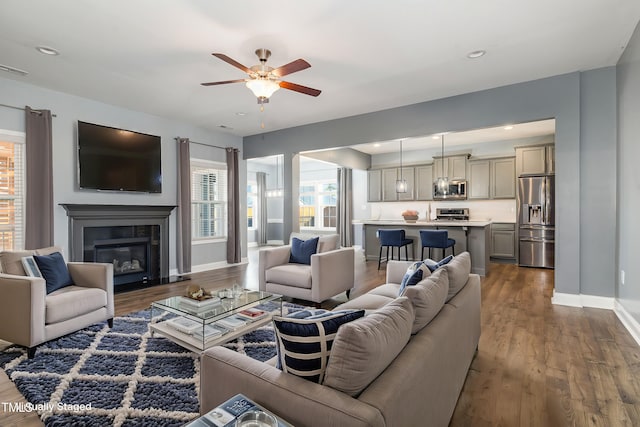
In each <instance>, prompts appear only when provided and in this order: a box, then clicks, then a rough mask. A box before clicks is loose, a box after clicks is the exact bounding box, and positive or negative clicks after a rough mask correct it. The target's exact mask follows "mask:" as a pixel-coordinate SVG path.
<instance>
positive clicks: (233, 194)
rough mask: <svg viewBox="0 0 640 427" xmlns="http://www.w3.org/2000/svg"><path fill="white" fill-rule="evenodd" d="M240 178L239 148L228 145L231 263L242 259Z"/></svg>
mask: <svg viewBox="0 0 640 427" xmlns="http://www.w3.org/2000/svg"><path fill="white" fill-rule="evenodd" d="M239 178H240V174H239V171H238V149H237V148H231V147H227V198H228V199H227V200H228V205H227V206H228V209H227V262H228V263H229V264H236V263H239V262H240V261H241V258H240V179H239Z"/></svg>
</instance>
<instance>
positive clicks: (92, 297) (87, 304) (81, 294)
mask: <svg viewBox="0 0 640 427" xmlns="http://www.w3.org/2000/svg"><path fill="white" fill-rule="evenodd" d="M45 305H46V311H45V323H46V324H47V325H50V324H52V323H58V322H63V321H65V320H69V319H74V318H76V317H78V316H82V315H83V314H87V313H90V312H92V311H95V310H98V309H100V308H102V307H106V306H107V293H106V292H105V291H104V290H102V289H99V288H82V287H79V286H75V285H72V286H66V287H64V288H62V289H58V290H56V291H53V292H51V293H50V294H49V295H47V296H46V299H45Z"/></svg>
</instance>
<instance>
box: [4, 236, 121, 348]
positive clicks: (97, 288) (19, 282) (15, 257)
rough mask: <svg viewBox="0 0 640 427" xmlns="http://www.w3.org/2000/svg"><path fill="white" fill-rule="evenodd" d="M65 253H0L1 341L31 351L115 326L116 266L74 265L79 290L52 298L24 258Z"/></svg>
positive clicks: (71, 264)
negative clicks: (77, 334)
mask: <svg viewBox="0 0 640 427" xmlns="http://www.w3.org/2000/svg"><path fill="white" fill-rule="evenodd" d="M53 252H61V251H60V248H57V247H51V248H45V249H38V250H36V251H19V252H10V251H4V252H2V253H0V267H2V273H0V339H3V340H5V341H9V342H12V343H14V344H18V345H22V346H25V347H27V349H28V352H27V353H28V356H29V358H32V357H33V356H34V355H35V350H36V347H37V346H38V345H40V344H42V343H44V342H46V341H49V340H52V339H54V338H58V337H61V336H63V335H66V334H69V333H71V332H75V331H77V330H79V329H82V328H84V327H87V326H89V325H92V324H94V323H98V322H101V321H105V320H106V321H107V322H108V324H109V327H111V326H113V314H114V307H113V266H112V265H111V264H101V263H81V262H69V263H67V267H68V269H69V273H70V275H71V278H72V280H73V285H71V286H67V287H64V288H62V289H58V290H56V291H53V292H51V293H50V294H47V292H46V285H45V280H44V279H42V278H39V277H29V276H26V273H25V272H24V269H23V268H22V262H21V259H22V257H25V256H30V255H48V254H51V253H53Z"/></svg>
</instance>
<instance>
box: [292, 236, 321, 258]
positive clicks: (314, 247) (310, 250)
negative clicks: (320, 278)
mask: <svg viewBox="0 0 640 427" xmlns="http://www.w3.org/2000/svg"><path fill="white" fill-rule="evenodd" d="M318 240H319V238H318V237H315V238H313V239H309V240H300V239H298V238H297V237H294V238H293V240H292V241H291V255H290V256H289V262H290V263H296V264H306V265H311V255H313V254H315V253H316V252H317V251H318Z"/></svg>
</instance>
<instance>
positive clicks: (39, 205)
mask: <svg viewBox="0 0 640 427" xmlns="http://www.w3.org/2000/svg"><path fill="white" fill-rule="evenodd" d="M24 110H25V112H26V113H25V114H26V126H25V127H26V145H27V147H26V153H27V156H26V157H27V182H26V184H27V185H26V192H27V195H26V200H25V214H26V215H25V236H24V247H25V249H37V248H44V247H47V246H52V245H53V158H52V157H53V155H52V153H53V150H52V138H51V111H49V110H32V109H31V108H30V107H25V109H24Z"/></svg>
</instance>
